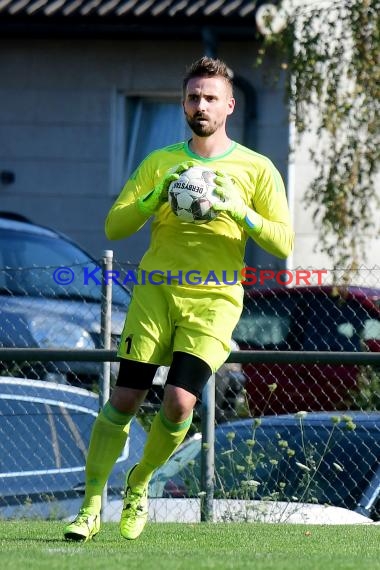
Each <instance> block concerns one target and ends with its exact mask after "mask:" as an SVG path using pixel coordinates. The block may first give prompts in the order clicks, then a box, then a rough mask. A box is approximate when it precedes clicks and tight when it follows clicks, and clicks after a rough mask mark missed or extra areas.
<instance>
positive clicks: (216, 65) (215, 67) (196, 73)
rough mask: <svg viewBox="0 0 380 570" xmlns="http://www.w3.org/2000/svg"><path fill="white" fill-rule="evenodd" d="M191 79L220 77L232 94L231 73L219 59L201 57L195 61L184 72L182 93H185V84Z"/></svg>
mask: <svg viewBox="0 0 380 570" xmlns="http://www.w3.org/2000/svg"><path fill="white" fill-rule="evenodd" d="M193 77H222V78H223V79H224V80H225V81H226V83H227V84H228V85H229V86H230V87H231V92H232V93H233V73H232V71H231V69H229V67H227V65H226V64H225V63H224V61H222V60H220V59H213V58H212V57H207V56H203V57H201V59H198V61H195V62H194V63H193V64H192V65H191V66H190V67H189V68H188V69H187V72H186V75H185V77H184V79H183V85H182V87H183V92H185V91H186V87H187V84H188V82H189V80H190V79H192V78H193Z"/></svg>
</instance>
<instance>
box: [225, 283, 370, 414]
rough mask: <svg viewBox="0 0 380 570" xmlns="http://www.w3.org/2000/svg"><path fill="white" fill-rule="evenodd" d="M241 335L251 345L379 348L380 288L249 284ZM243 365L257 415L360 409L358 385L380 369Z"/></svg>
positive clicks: (254, 347)
mask: <svg viewBox="0 0 380 570" xmlns="http://www.w3.org/2000/svg"><path fill="white" fill-rule="evenodd" d="M234 339H235V340H236V341H237V342H238V344H239V346H240V348H241V349H243V350H244V349H249V350H281V351H283V350H289V351H290V350H296V351H300V350H301V351H302V350H305V351H313V350H316V351H349V352H350V351H366V350H367V351H368V350H369V351H375V352H379V351H380V289H371V288H365V287H353V286H345V287H339V288H337V287H333V286H321V287H316V286H315V287H294V288H278V289H261V290H259V289H251V290H247V291H246V298H245V307H244V310H243V313H242V316H241V319H240V321H239V323H238V325H237V327H236V329H235V332H234ZM243 369H244V373H245V375H246V383H245V389H246V393H247V397H248V403H249V407H250V411H251V413H253V414H254V415H262V414H265V415H267V414H281V413H294V412H297V411H301V410H305V411H311V410H314V411H318V410H334V409H347V408H350V407H352V408H360V407H363V399H362V400H361V402H362V403H360V400H359V399H358V398H356V402H355V391H356V393H357V392H358V391H359V392H360V389H361V387H362V386H364V385H366V386H368V384H370V383H371V381H373V377H374V374H377V375H379V371H378V370H377V371H375V370H374V368H369V367H359V366H356V365H346V364H345V365H342V364H341V365H330V364H324V365H321V364H275V363H273V364H251V363H248V364H245V365H244V367H243ZM377 381H378V380H377ZM361 397H362V398H363V397H364V396H363V393H362V394H361ZM377 397H378V398H380V395H379V394H377ZM368 406H369V407H370V406H371V402H370V401H368Z"/></svg>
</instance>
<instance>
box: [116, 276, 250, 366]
mask: <svg viewBox="0 0 380 570" xmlns="http://www.w3.org/2000/svg"><path fill="white" fill-rule="evenodd" d="M215 289H216V288H211V287H210V288H206V287H200V288H195V287H192V288H187V287H180V286H178V285H166V284H164V285H153V284H146V285H135V287H134V289H133V295H132V300H131V304H130V306H129V309H128V314H127V317H126V320H125V324H124V329H123V333H122V336H121V339H120V345H119V350H118V356H120V357H121V358H126V359H131V360H137V361H141V362H149V363H151V364H158V365H161V366H163V365H164V366H169V365H170V364H171V361H172V355H173V352H175V351H181V352H186V353H189V354H193V355H194V356H198V357H199V358H201V359H202V360H204V361H205V362H206V363H207V364H208V365H209V366H210V368H211V370H212V371H213V372H216V370H218V368H220V366H221V365H222V364H223V362H225V360H226V359H227V357H228V355H229V353H230V352H231V345H230V340H231V335H232V332H233V330H234V328H235V326H236V324H237V322H238V320H239V317H240V314H241V311H242V306H243V289H242V287H241V286H240V285H238V286H236V287H235V286H226V287H218V290H217V291H216V290H215Z"/></svg>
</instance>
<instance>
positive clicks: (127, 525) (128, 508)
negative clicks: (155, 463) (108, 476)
mask: <svg viewBox="0 0 380 570" xmlns="http://www.w3.org/2000/svg"><path fill="white" fill-rule="evenodd" d="M134 467H135V466H134ZM134 467H132V469H134ZM132 469H130V470H129V471H128V473H127V476H126V489H125V498H124V503H123V510H122V513H121V519H120V534H121V536H122V537H123V538H126V539H128V540H134V539H135V538H137V537H139V536H140V534H141V533H142V531H143V530H144V527H145V525H146V522H147V520H148V497H147V492H148V487H145V488H144V489H143V490H142V491H140V490H138V491H136V490H135V491H133V490H132V489H131V487H129V486H128V479H129V475H130V473H131V471H132Z"/></svg>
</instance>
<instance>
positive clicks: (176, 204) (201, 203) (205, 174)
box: [168, 166, 220, 224]
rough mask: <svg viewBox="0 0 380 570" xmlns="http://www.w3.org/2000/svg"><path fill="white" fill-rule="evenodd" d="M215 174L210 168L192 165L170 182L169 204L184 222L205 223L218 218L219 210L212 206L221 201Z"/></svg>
mask: <svg viewBox="0 0 380 570" xmlns="http://www.w3.org/2000/svg"><path fill="white" fill-rule="evenodd" d="M215 176H216V174H215V172H213V171H212V170H210V169H209V168H205V167H204V166H192V167H191V168H189V169H188V170H185V171H184V172H182V174H181V175H180V177H179V178H178V180H174V182H172V183H171V184H170V186H169V189H168V200H169V204H170V206H171V209H172V211H173V212H174V214H175V215H176V216H178V218H180V219H181V220H182V221H183V222H190V223H194V224H205V223H207V222H210V221H211V220H213V219H214V218H216V216H217V215H218V213H219V212H214V210H212V208H211V206H212V204H213V203H215V202H218V201H220V198H219V197H218V196H217V194H215V193H214V190H215V188H216V186H215V183H214V178H215Z"/></svg>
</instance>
